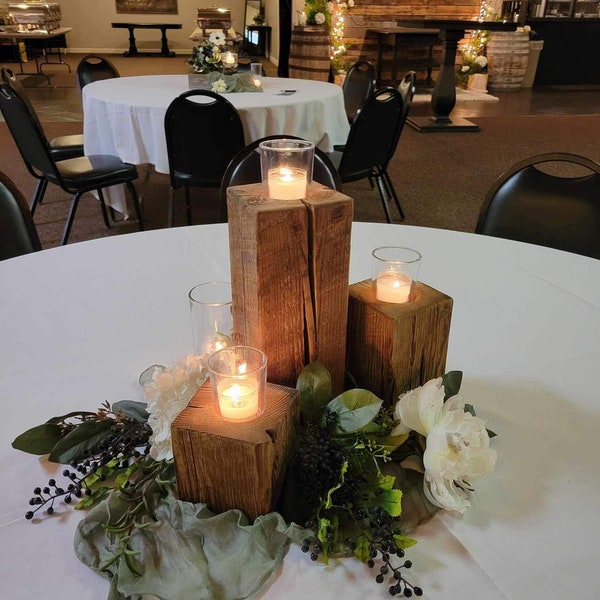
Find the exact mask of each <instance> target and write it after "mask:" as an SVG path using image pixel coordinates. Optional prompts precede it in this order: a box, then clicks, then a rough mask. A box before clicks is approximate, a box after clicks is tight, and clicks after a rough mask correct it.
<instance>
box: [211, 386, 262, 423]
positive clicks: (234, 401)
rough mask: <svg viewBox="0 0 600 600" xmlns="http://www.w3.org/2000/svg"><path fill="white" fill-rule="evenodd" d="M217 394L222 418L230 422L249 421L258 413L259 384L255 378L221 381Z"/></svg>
mask: <svg viewBox="0 0 600 600" xmlns="http://www.w3.org/2000/svg"><path fill="white" fill-rule="evenodd" d="M217 394H218V398H219V410H220V411H221V416H222V417H223V418H224V419H227V420H228V421H247V420H248V419H251V418H252V417H254V416H255V415H256V413H257V412H258V382H257V381H256V379H254V378H253V377H250V376H248V377H240V378H236V380H235V381H232V380H230V379H228V380H224V381H221V382H220V383H219V385H218V386H217Z"/></svg>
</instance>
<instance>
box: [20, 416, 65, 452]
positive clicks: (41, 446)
mask: <svg viewBox="0 0 600 600" xmlns="http://www.w3.org/2000/svg"><path fill="white" fill-rule="evenodd" d="M62 436H63V430H62V428H61V427H59V426H58V425H56V424H54V423H43V424H42V425H37V426H36V427H32V428H31V429H28V430H27V431H25V432H24V433H22V434H21V435H18V436H17V437H16V438H15V439H14V441H13V443H12V447H13V448H14V449H15V450H21V451H22V452H29V454H37V455H38V456H41V455H43V454H50V452H52V449H53V448H54V446H55V445H56V444H57V443H58V442H59V441H60V439H61V438H62Z"/></svg>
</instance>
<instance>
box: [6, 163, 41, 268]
mask: <svg viewBox="0 0 600 600" xmlns="http://www.w3.org/2000/svg"><path fill="white" fill-rule="evenodd" d="M41 249H42V244H41V243H40V238H39V236H38V233H37V230H36V228H35V224H34V222H33V217H32V216H31V213H30V211H29V207H28V206H27V203H26V202H25V198H23V194H21V192H20V191H19V190H18V188H17V186H16V185H15V184H14V183H13V181H12V180H11V179H10V178H9V177H8V176H7V175H5V174H4V173H2V172H0V260H6V259H7V258H14V257H16V256H22V255H23V254H29V253H31V252H37V251H38V250H41Z"/></svg>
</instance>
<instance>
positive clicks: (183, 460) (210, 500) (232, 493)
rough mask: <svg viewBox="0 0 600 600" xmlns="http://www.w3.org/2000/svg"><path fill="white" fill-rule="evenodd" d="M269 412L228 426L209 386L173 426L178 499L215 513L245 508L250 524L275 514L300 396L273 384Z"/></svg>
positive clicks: (289, 451) (204, 386) (269, 390)
mask: <svg viewBox="0 0 600 600" xmlns="http://www.w3.org/2000/svg"><path fill="white" fill-rule="evenodd" d="M266 394H267V396H266V409H265V412H264V413H263V414H262V415H261V416H260V417H258V418H257V419H255V420H253V421H247V422H243V423H232V422H228V421H224V420H223V418H222V417H221V416H220V414H219V411H218V409H217V407H216V405H215V401H214V400H213V396H212V391H211V388H210V384H209V383H208V382H207V383H205V384H204V385H203V386H202V387H201V388H200V389H199V390H198V392H197V393H196V394H195V396H194V397H193V398H192V400H191V401H190V403H189V404H188V407H187V408H186V409H185V410H183V411H182V412H181V413H180V414H179V415H178V416H177V418H176V419H175V420H174V421H173V424H172V426H171V438H172V442H173V455H174V459H175V472H176V476H177V494H178V496H179V498H181V499H182V500H186V501H189V502H205V503H206V504H207V505H208V507H209V508H210V509H211V510H213V511H215V512H223V511H226V510H229V509H233V508H239V509H240V510H241V511H242V512H243V513H244V514H245V515H246V516H247V517H248V518H249V519H250V520H254V519H255V518H256V517H258V516H259V515H263V514H266V513H268V512H270V511H272V510H274V509H275V506H276V504H277V501H278V499H279V495H280V493H281V489H282V487H283V480H284V477H285V468H286V465H287V462H288V460H289V458H290V456H291V452H292V449H293V442H294V435H295V430H296V427H297V424H298V419H299V393H298V392H297V391H296V390H295V389H291V388H286V387H283V386H280V385H275V384H267V391H266Z"/></svg>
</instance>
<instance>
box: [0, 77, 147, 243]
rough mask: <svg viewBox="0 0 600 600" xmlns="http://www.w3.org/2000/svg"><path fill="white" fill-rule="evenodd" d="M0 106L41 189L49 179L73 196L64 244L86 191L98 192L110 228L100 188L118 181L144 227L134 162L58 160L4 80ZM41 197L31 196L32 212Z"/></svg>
mask: <svg viewBox="0 0 600 600" xmlns="http://www.w3.org/2000/svg"><path fill="white" fill-rule="evenodd" d="M0 109H1V110H2V114H3V115H4V119H5V120H6V123H7V125H8V128H9V130H10V132H11V134H12V136H13V138H14V140H15V143H16V145H17V148H18V149H19V152H20V153H21V156H22V157H23V160H24V161H25V164H28V165H30V166H31V168H32V169H34V170H35V171H36V172H37V173H38V174H39V176H40V177H43V178H44V180H45V182H46V183H45V184H44V185H43V186H42V187H43V190H42V191H44V190H45V189H46V185H47V183H48V182H50V183H54V184H55V185H57V186H59V187H60V188H62V189H63V190H64V191H65V192H68V193H69V194H72V195H73V199H72V202H71V209H70V211H69V216H68V219H67V223H66V225H65V229H64V233H63V238H62V243H63V244H66V243H67V241H68V239H69V233H70V231H71V226H72V225H73V219H74V217H75V213H76V211H77V207H78V205H79V199H80V198H81V196H82V194H84V193H85V192H89V191H92V190H97V191H98V197H99V200H100V206H101V208H102V215H103V218H104V224H105V225H106V226H107V227H110V223H109V221H108V214H107V211H106V205H105V203H104V197H103V195H102V189H103V188H105V187H108V186H111V185H117V184H120V183H124V184H125V185H126V186H127V188H128V189H129V191H130V193H131V196H132V198H133V203H134V208H135V212H136V216H137V218H138V221H139V225H140V229H143V223H142V214H141V210H140V204H139V201H138V197H137V193H136V190H135V186H134V185H133V183H132V181H133V180H134V179H136V178H137V176H138V174H137V170H136V168H135V166H134V165H130V164H128V163H124V162H123V161H122V160H121V159H120V158H118V157H117V156H108V155H91V156H80V157H77V158H69V159H66V160H60V161H57V160H55V158H54V156H53V155H52V153H51V152H50V147H49V145H48V141H47V140H46V138H45V136H44V133H43V131H42V130H41V128H40V126H39V123H38V122H37V120H36V119H35V118H34V117H33V116H32V115H31V113H30V112H29V110H28V108H27V105H26V104H25V102H23V100H22V99H21V97H20V96H19V95H18V94H17V93H16V92H15V91H14V90H13V89H12V87H11V86H10V85H8V84H6V83H4V82H0ZM38 187H40V186H38ZM40 198H41V196H36V197H34V204H33V207H32V213H33V210H34V209H35V205H36V203H37V202H38V201H39V200H40Z"/></svg>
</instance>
